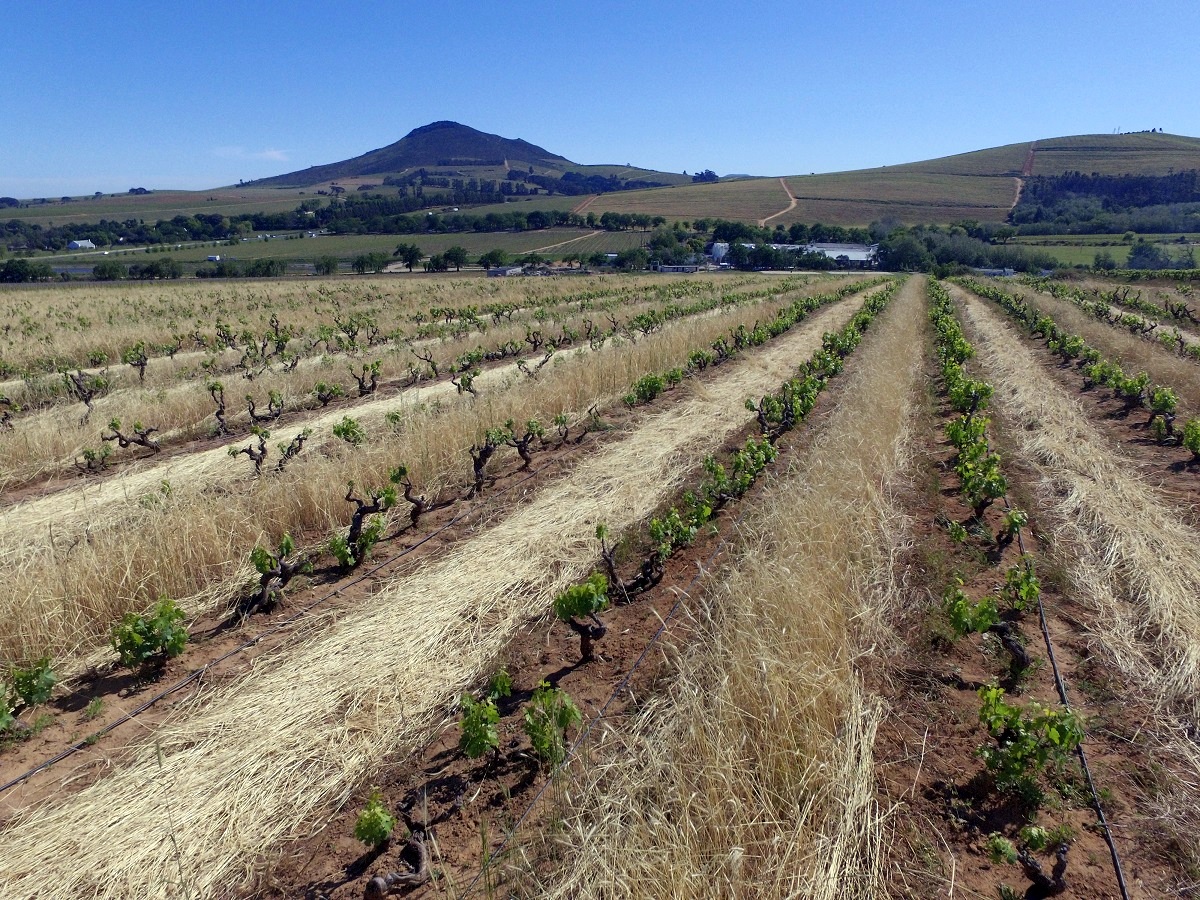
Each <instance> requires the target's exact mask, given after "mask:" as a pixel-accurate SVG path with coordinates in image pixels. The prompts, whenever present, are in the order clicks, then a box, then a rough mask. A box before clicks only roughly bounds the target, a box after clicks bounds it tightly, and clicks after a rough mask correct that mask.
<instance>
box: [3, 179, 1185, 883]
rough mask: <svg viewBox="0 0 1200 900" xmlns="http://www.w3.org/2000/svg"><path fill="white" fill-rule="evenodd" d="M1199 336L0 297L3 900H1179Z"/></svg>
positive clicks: (112, 291) (668, 297)
mask: <svg viewBox="0 0 1200 900" xmlns="http://www.w3.org/2000/svg"><path fill="white" fill-rule="evenodd" d="M774 184H775V186H776V189H777V190H779V191H780V193H782V189H780V188H779V183H778V180H775V182H774ZM581 243H582V242H581ZM1191 296H1192V295H1191V292H1190V289H1189V288H1188V287H1187V284H1186V283H1180V282H1162V283H1154V282H1150V283H1142V284H1139V285H1138V286H1136V287H1131V286H1130V285H1128V284H1125V283H1123V282H1119V281H1109V280H1104V279H1091V280H1087V281H1051V280H1046V279H1025V280H1020V281H1017V280H1011V279H1010V280H1002V281H996V282H991V281H986V280H970V279H960V280H956V281H954V282H952V283H951V282H945V283H943V282H938V281H935V280H930V279H926V278H923V277H919V276H910V277H908V278H899V277H894V276H890V275H879V274H875V273H865V274H863V275H855V276H846V275H840V276H788V277H785V276H776V275H743V274H732V273H722V274H721V275H719V276H718V275H703V276H695V277H684V278H663V277H652V276H629V277H622V276H604V277H586V278H585V277H580V278H569V279H567V278H564V279H519V280H513V281H507V280H505V281H497V280H494V279H493V280H486V279H484V278H481V277H466V276H463V277H442V278H422V279H407V278H394V279H393V278H365V279H349V278H340V279H310V280H305V281H294V282H279V283H270V284H263V283H243V284H219V285H210V284H203V285H194V284H189V285H181V284H162V283H158V284H149V285H113V286H103V285H101V286H97V285H91V286H65V287H57V288H53V289H51V288H49V287H47V288H44V289H39V290H9V291H5V292H0V307H2V308H4V311H5V314H6V316H7V321H10V322H13V323H14V324H15V326H16V327H15V328H10V330H9V331H8V332H7V333H6V334H5V335H4V336H3V341H4V343H3V345H2V346H0V353H2V355H3V359H4V362H5V365H6V367H7V369H8V370H9V375H7V376H6V377H7V378H8V381H7V382H5V384H4V385H3V388H2V389H0V393H3V394H4V395H5V397H6V402H5V404H4V405H3V406H2V407H0V413H2V414H3V415H4V424H3V427H0V467H2V468H0V471H2V473H3V492H4V494H3V501H2V505H0V536H2V540H0V558H2V559H3V561H4V562H5V566H4V567H3V571H2V573H0V597H2V598H4V599H3V602H2V604H0V611H2V613H3V615H2V621H3V622H4V628H3V629H0V657H2V659H3V662H4V670H3V673H2V677H3V678H4V679H5V680H6V684H5V687H4V691H3V695H4V697H5V698H6V699H7V698H11V699H7V705H5V706H4V707H3V708H2V709H0V714H3V715H0V723H2V727H0V809H2V810H3V812H2V813H0V835H2V838H0V840H2V841H3V846H4V853H3V854H0V898H7V897H14V898H18V897H20V898H25V897H30V896H47V897H49V896H62V897H73V898H74V897H96V898H124V897H134V896H136V897H174V896H189V897H196V898H200V897H213V898H217V897H221V898H224V897H280V898H283V897H295V896H312V897H317V896H320V897H329V898H339V900H340V898H351V897H355V898H356V897H361V896H366V897H369V898H375V897H383V896H388V895H394V896H418V897H454V898H463V897H475V896H497V895H499V896H514V897H564V898H565V897H581V896H587V897H603V898H617V897H620V898H642V897H663V898H667V897H670V898H692V897H695V898H701V897H713V896H722V897H724V896H737V897H763V898H767V897H771V898H775V897H828V898H842V897H861V898H875V897H881V896H897V897H914V898H915V897H922V898H924V897H934V896H943V897H948V896H955V897H957V896H971V897H995V896H1031V897H1032V896H1052V895H1055V894H1061V893H1063V891H1065V890H1066V887H1065V885H1068V884H1069V885H1070V891H1071V894H1072V895H1080V894H1086V895H1091V896H1095V897H1119V896H1122V894H1123V893H1124V895H1125V896H1130V897H1143V896H1145V897H1150V896H1167V895H1176V894H1178V895H1185V894H1186V893H1187V891H1188V890H1190V887H1189V885H1190V884H1192V883H1193V881H1194V873H1195V872H1196V871H1198V870H1200V852H1198V851H1197V850H1196V846H1195V841H1194V834H1195V829H1196V827H1197V825H1200V815H1197V813H1196V810H1197V809H1200V806H1198V805H1197V804H1198V801H1200V796H1197V788H1196V784H1197V783H1200V781H1198V779H1200V753H1198V752H1197V751H1196V749H1195V743H1194V740H1193V737H1192V736H1193V735H1194V733H1195V730H1196V728H1197V727H1200V722H1198V721H1197V717H1198V716H1200V708H1198V707H1197V702H1196V697H1197V696H1198V694H1200V642H1198V641H1197V638H1196V635H1197V634H1198V633H1200V604H1198V602H1197V600H1196V598H1197V597H1200V554H1198V553H1197V550H1196V547H1197V546H1200V532H1198V530H1197V529H1198V527H1200V522H1198V521H1197V517H1196V514H1195V510H1196V508H1197V502H1198V501H1200V489H1198V487H1197V480H1196V479H1197V477H1198V471H1197V461H1198V460H1200V361H1198V360H1200V351H1196V352H1193V349H1192V348H1194V347H1197V346H1200V329H1198V328H1197V326H1196V316H1195V314H1194V311H1193V308H1192V306H1191ZM1135 319H1136V322H1137V324H1136V325H1135V322H1134V320H1135ZM135 350H136V351H137V352H133V351H135ZM1143 372H1144V373H1145V374H1144V375H1142V374H1141V373H1143ZM135 423H136V424H135ZM133 437H137V438H140V441H131V440H128V439H129V438H133ZM122 443H125V444H128V446H121V444H122ZM167 601H170V602H167ZM51 673H53V674H51ZM64 848H68V849H66V850H64ZM1118 861H1119V862H1118Z"/></svg>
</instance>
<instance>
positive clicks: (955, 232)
mask: <svg viewBox="0 0 1200 900" xmlns="http://www.w3.org/2000/svg"><path fill="white" fill-rule="evenodd" d="M871 228H872V230H873V231H875V232H876V233H877V234H878V236H879V239H878V243H879V266H880V268H882V269H888V270H891V271H910V272H934V273H936V274H938V275H939V276H945V275H953V274H958V273H960V272H962V271H964V270H965V269H1014V270H1016V271H1018V272H1040V271H1043V270H1046V269H1057V268H1058V267H1059V265H1060V264H1059V262H1058V260H1057V259H1055V257H1054V256H1052V255H1051V254H1049V253H1047V252H1045V251H1044V250H1037V249H1032V248H1028V247H1021V246H1013V245H1008V244H993V243H989V242H988V241H987V240H984V239H983V237H982V235H983V234H985V233H986V230H985V229H983V228H981V227H980V226H978V224H977V223H974V222H966V223H962V224H958V225H950V226H944V227H943V226H939V225H917V226H914V227H911V228H908V227H905V226H902V225H901V226H892V227H888V226H881V225H880V224H879V223H876V224H875V225H872V226H871ZM972 229H978V230H977V231H976V234H974V235H972V234H971V230H972Z"/></svg>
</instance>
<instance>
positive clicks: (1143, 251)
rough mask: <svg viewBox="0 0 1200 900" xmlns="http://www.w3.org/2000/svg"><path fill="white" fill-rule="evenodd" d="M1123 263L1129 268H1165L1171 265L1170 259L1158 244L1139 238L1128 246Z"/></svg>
mask: <svg viewBox="0 0 1200 900" xmlns="http://www.w3.org/2000/svg"><path fill="white" fill-rule="evenodd" d="M1125 265H1126V266H1127V267H1128V268H1130V269H1165V268H1167V267H1169V266H1170V265H1171V259H1170V257H1168V256H1167V254H1166V252H1165V251H1164V250H1163V249H1162V248H1161V247H1160V246H1158V244H1151V243H1149V242H1147V241H1144V240H1139V241H1138V242H1137V243H1136V244H1134V245H1133V247H1132V248H1130V250H1129V260H1128V261H1127V262H1126V263H1125Z"/></svg>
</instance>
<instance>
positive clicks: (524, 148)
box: [255, 119, 574, 187]
mask: <svg viewBox="0 0 1200 900" xmlns="http://www.w3.org/2000/svg"><path fill="white" fill-rule="evenodd" d="M518 162H519V163H522V164H524V165H529V164H539V165H543V166H546V165H548V166H551V167H553V168H556V169H557V168H562V167H563V166H564V165H566V166H570V165H574V164H573V163H572V162H571V161H570V160H568V159H567V158H566V157H563V156H559V155H557V154H555V153H551V152H550V151H549V150H546V149H544V148H542V147H538V146H537V145H536V144H531V143H529V142H528V141H522V140H519V139H513V138H505V137H501V136H500V135H498V134H488V133H486V132H483V131H478V130H476V129H474V128H471V127H470V126H468V125H462V124H460V123H458V122H451V121H449V120H446V119H443V120H441V121H437V122H430V123H429V124H428V125H422V126H421V127H419V128H414V129H413V130H412V131H410V132H409V133H408V134H406V135H405V136H404V137H402V138H401V139H400V140H398V141H396V143H394V144H389V145H388V146H386V147H382V148H380V149H378V150H372V151H371V152H369V153H364V154H363V155H362V156H356V157H354V158H353V159H347V160H343V161H342V162H337V163H330V164H328V165H324V166H313V167H312V168H309V169H303V170H300V171H297V172H289V173H287V174H286V175H276V176H274V177H272V178H262V179H259V180H258V181H257V182H255V183H256V184H260V185H289V186H292V185H294V186H297V187H307V186H310V185H314V184H320V183H322V182H325V181H332V180H336V179H338V178H353V177H355V176H361V175H386V174H393V173H399V172H403V171H405V170H408V169H413V168H420V167H436V166H459V167H461V166H501V165H505V164H509V163H512V164H515V163H518Z"/></svg>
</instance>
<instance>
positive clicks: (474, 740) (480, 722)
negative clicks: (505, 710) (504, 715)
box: [458, 694, 500, 759]
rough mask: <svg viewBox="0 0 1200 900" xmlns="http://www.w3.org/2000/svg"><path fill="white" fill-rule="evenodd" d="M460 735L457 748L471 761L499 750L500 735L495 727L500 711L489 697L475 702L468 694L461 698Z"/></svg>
mask: <svg viewBox="0 0 1200 900" xmlns="http://www.w3.org/2000/svg"><path fill="white" fill-rule="evenodd" d="M461 704H462V734H461V735H460V736H459V739H458V748H459V749H460V750H462V752H463V754H464V755H466V756H468V757H470V758H471V759H478V758H479V757H481V756H483V754H485V753H487V752H488V751H489V750H498V749H499V748H500V734H499V732H498V731H497V730H496V725H497V724H499V722H500V711H499V710H497V709H496V701H495V700H494V699H493V698H491V697H486V698H485V699H483V700H476V699H474V698H473V697H471V696H470V695H468V694H463V697H462V701H461Z"/></svg>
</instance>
